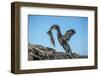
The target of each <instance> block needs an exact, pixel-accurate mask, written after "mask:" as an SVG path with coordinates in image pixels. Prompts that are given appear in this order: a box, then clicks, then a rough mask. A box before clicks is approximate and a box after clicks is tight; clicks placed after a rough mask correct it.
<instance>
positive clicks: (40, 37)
mask: <svg viewBox="0 0 100 76" xmlns="http://www.w3.org/2000/svg"><path fill="white" fill-rule="evenodd" d="M54 24H57V25H59V26H60V30H61V33H62V34H65V32H66V31H67V30H70V29H74V30H75V31H76V33H75V34H74V35H73V36H72V38H71V39H70V41H69V42H68V43H69V45H70V46H71V49H72V52H73V53H77V54H80V55H88V17H79V16H49V15H28V42H30V43H32V44H39V45H43V46H45V47H50V48H54V49H56V51H60V52H65V51H64V49H63V48H62V46H61V45H60V44H59V42H58V39H57V32H56V31H53V36H54V39H55V47H54V46H53V45H52V44H51V42H50V38H49V36H48V34H47V31H48V30H49V28H50V27H51V26H52V25H54Z"/></svg>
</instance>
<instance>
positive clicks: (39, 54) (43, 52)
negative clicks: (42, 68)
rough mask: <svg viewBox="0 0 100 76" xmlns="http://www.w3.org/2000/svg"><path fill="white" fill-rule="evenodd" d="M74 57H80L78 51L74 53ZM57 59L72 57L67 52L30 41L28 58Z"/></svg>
mask: <svg viewBox="0 0 100 76" xmlns="http://www.w3.org/2000/svg"><path fill="white" fill-rule="evenodd" d="M73 58H80V56H79V55H78V54H76V53H73ZM55 59H70V57H69V56H68V55H66V53H65V52H57V51H56V50H55V49H53V48H49V47H44V46H41V45H33V44H31V43H28V60H29V61H31V60H55Z"/></svg>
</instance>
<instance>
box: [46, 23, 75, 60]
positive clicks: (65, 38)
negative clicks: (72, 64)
mask: <svg viewBox="0 0 100 76" xmlns="http://www.w3.org/2000/svg"><path fill="white" fill-rule="evenodd" d="M54 29H55V30H57V38H58V41H59V43H60V44H61V46H62V47H63V48H64V50H65V51H66V53H67V55H69V56H70V57H71V58H72V50H71V48H70V45H69V43H68V41H69V40H70V38H71V37H72V35H74V34H75V33H76V32H75V30H74V29H70V30H68V31H66V33H65V34H64V35H62V34H61V32H60V27H59V25H56V24H55V25H53V26H51V28H50V29H49V31H48V32H47V33H48V35H49V36H50V40H51V43H52V44H53V45H54V46H55V41H54V38H53V34H52V31H53V30H54Z"/></svg>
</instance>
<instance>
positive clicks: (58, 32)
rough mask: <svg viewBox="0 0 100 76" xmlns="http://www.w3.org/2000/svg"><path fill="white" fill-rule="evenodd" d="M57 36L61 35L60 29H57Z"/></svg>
mask: <svg viewBox="0 0 100 76" xmlns="http://www.w3.org/2000/svg"><path fill="white" fill-rule="evenodd" d="M57 37H62V34H61V31H60V29H57Z"/></svg>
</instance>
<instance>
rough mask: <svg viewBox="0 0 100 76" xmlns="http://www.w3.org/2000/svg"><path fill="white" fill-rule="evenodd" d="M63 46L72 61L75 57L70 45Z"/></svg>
mask: <svg viewBox="0 0 100 76" xmlns="http://www.w3.org/2000/svg"><path fill="white" fill-rule="evenodd" d="M62 46H63V48H64V49H65V51H66V54H67V55H68V56H69V57H70V58H71V59H72V58H73V55H72V50H71V48H70V46H69V44H68V43H66V44H64V45H62Z"/></svg>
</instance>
